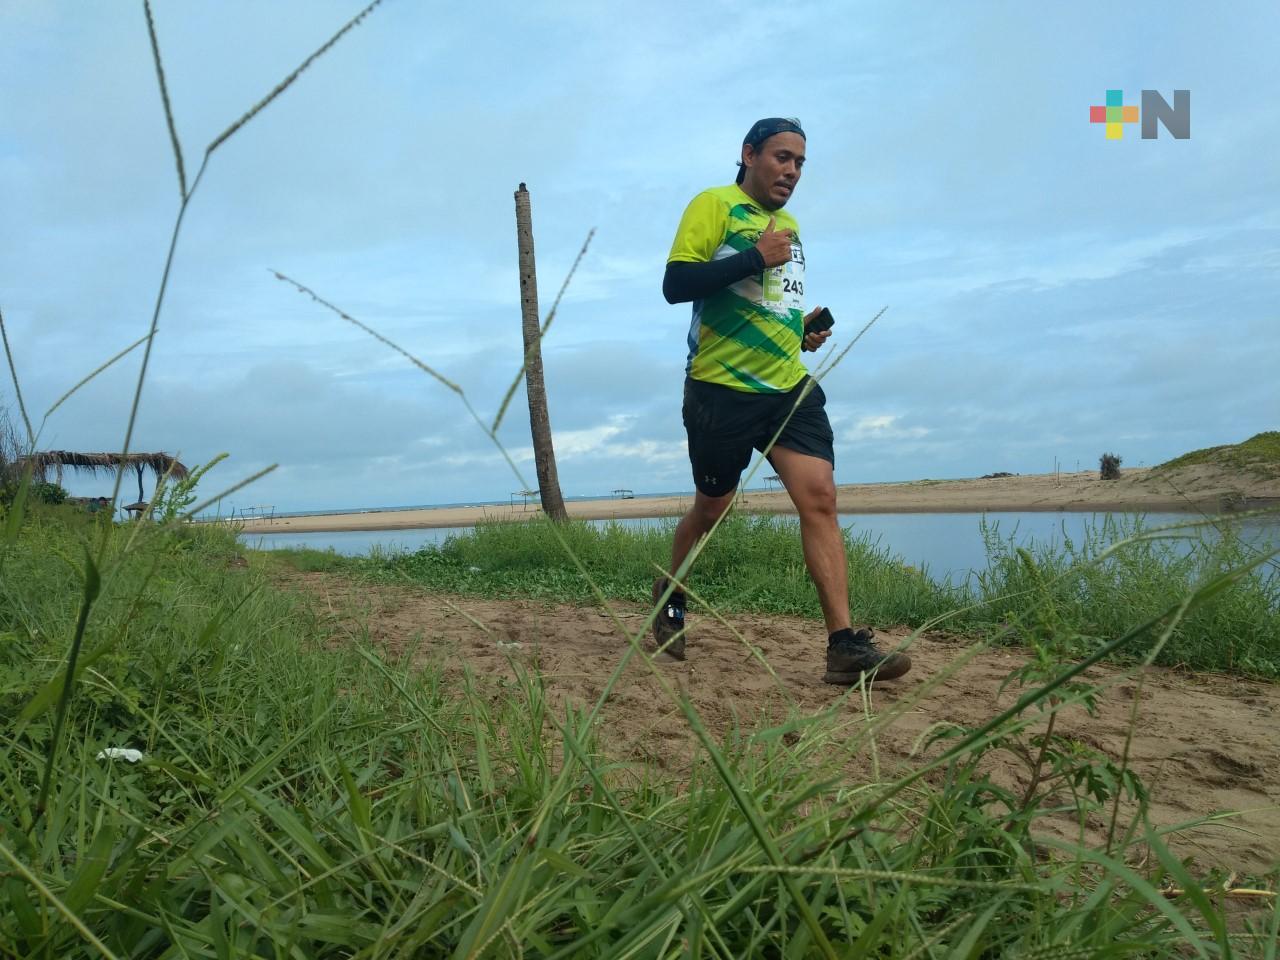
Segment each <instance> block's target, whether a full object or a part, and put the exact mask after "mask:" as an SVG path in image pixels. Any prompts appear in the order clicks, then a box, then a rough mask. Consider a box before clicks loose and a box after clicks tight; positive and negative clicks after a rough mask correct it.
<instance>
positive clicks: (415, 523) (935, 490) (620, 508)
mask: <svg viewBox="0 0 1280 960" xmlns="http://www.w3.org/2000/svg"><path fill="white" fill-rule="evenodd" d="M836 502H837V506H838V508H839V510H840V512H841V513H984V512H999V511H1029V510H1075V511H1094V510H1099V511H1107V510H1135V511H1144V512H1163V511H1177V510H1203V511H1206V512H1210V513H1217V512H1221V511H1223V510H1227V509H1239V508H1242V507H1265V506H1280V482H1277V481H1264V480H1260V479H1258V478H1256V477H1251V476H1247V475H1239V474H1225V473H1223V472H1222V471H1220V470H1215V469H1212V468H1206V467H1193V468H1189V469H1184V470H1180V471H1179V472H1178V474H1177V476H1176V477H1170V476H1168V475H1167V474H1164V473H1161V472H1158V471H1152V470H1125V471H1123V476H1122V477H1121V478H1120V479H1119V480H1108V481H1104V480H1100V479H1099V478H1098V474H1097V471H1092V472H1083V471H1082V472H1080V473H1064V474H1060V475H1054V474H1051V473H1050V474H1032V475H1025V476H1014V477H999V478H995V479H990V480H981V479H972V480H916V481H914V482H911V483H863V484H845V485H842V486H840V487H838V488H837V491H836ZM690 503H691V498H690V497H643V498H638V499H634V500H613V499H601V500H578V501H571V502H569V503H567V504H566V507H567V508H568V511H569V514H570V516H572V517H575V518H577V519H581V520H609V519H625V518H634V517H675V516H680V515H682V514H683V513H684V512H685V511H686V510H688V508H689V505H690ZM738 508H739V509H741V510H743V511H747V512H751V513H791V512H793V509H792V506H791V501H790V500H789V499H788V497H787V495H786V493H785V492H783V491H780V490H779V491H774V492H772V493H750V494H747V495H746V497H744V498H743V500H742V501H741V502H740V503H739V507H738ZM539 515H540V511H539V510H538V509H537V508H536V507H535V506H532V505H530V506H527V507H526V506H520V505H516V506H500V507H493V506H490V507H438V508H434V509H426V510H389V511H368V512H363V513H334V514H325V515H321V516H312V517H282V518H277V519H274V520H246V521H243V525H244V530H245V532H246V533H317V532H336V531H343V530H408V529H420V528H424V527H464V526H470V525H472V524H475V523H478V522H481V521H485V520H527V519H530V518H532V517H536V516H539Z"/></svg>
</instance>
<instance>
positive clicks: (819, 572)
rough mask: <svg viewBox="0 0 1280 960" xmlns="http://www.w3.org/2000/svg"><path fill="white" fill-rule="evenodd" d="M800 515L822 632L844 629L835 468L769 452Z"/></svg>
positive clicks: (845, 595)
mask: <svg viewBox="0 0 1280 960" xmlns="http://www.w3.org/2000/svg"><path fill="white" fill-rule="evenodd" d="M769 459H770V461H771V462H772V463H773V468H774V469H775V470H777V471H778V477H779V478H780V479H781V480H782V485H783V486H784V487H786V490H787V493H788V494H789V495H790V497H791V502H792V503H794V504H795V505H796V512H797V513H799V514H800V542H801V544H802V546H803V547H804V562H805V565H806V566H807V567H808V568H809V576H810V577H812V578H813V585H814V586H815V587H817V588H818V602H819V603H821V604H822V617H823V619H824V620H826V622H827V633H828V634H831V633H835V632H836V631H837V630H843V629H845V628H846V627H848V626H849V561H848V557H847V556H846V554H845V549H844V534H843V533H842V532H841V530H840V520H839V518H838V516H837V514H836V483H835V471H834V468H833V467H832V466H831V464H830V463H828V462H827V461H826V460H823V459H822V458H821V457H811V456H809V455H807V454H803V453H797V452H796V451H795V450H789V449H787V448H786V447H774V448H773V452H772V453H771V454H770V457H769Z"/></svg>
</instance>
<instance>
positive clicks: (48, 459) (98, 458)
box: [18, 450, 188, 480]
mask: <svg viewBox="0 0 1280 960" xmlns="http://www.w3.org/2000/svg"><path fill="white" fill-rule="evenodd" d="M18 464H19V465H20V466H26V465H27V464H31V465H32V467H33V468H34V472H35V473H36V474H37V475H38V476H41V477H43V476H44V475H45V474H46V472H47V471H48V470H49V469H50V468H52V469H55V470H58V471H59V472H61V469H62V468H64V467H70V468H71V469H72V470H83V471H85V472H87V473H91V474H92V473H97V472H98V471H100V470H103V471H113V470H119V469H120V467H121V465H124V466H126V467H132V468H133V469H134V470H137V471H138V472H139V473H141V472H142V471H143V470H151V472H152V473H154V474H155V475H156V476H157V477H159V476H163V475H164V474H166V473H167V474H168V475H169V476H170V477H172V478H173V479H175V480H181V479H183V478H184V477H186V475H187V473H188V471H187V468H186V467H185V466H183V465H182V464H181V463H180V462H179V461H178V460H177V459H175V458H174V457H171V456H169V454H167V453H128V454H124V455H121V454H119V453H75V452H74V451H71V450H46V451H44V452H42V453H33V454H30V455H29V456H25V457H21V458H20V459H19V460H18Z"/></svg>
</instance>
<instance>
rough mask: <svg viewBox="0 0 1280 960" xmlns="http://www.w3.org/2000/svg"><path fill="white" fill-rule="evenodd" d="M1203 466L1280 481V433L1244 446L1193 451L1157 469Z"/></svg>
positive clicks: (1263, 435)
mask: <svg viewBox="0 0 1280 960" xmlns="http://www.w3.org/2000/svg"><path fill="white" fill-rule="evenodd" d="M1200 464H1207V465H1209V466H1215V467H1222V468H1223V469H1227V470H1239V471H1245V472H1248V473H1254V474H1257V475H1258V476H1260V477H1263V478H1266V479H1280V430H1268V431H1266V432H1264V433H1258V434H1255V435H1254V436H1252V437H1250V438H1249V439H1248V440H1245V441H1244V442H1243V443H1228V444H1223V445H1222V446H1219V447H1206V448H1205V449H1203V450H1193V451H1191V452H1190V453H1184V454H1183V455H1182V456H1180V457H1175V458H1174V459H1172V460H1169V461H1167V462H1165V463H1162V464H1160V465H1159V466H1158V467H1156V468H1155V469H1157V470H1175V469H1177V468H1178V467H1192V466H1197V465H1200Z"/></svg>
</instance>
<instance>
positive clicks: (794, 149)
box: [742, 133, 804, 210]
mask: <svg viewBox="0 0 1280 960" xmlns="http://www.w3.org/2000/svg"><path fill="white" fill-rule="evenodd" d="M742 162H743V164H745V165H746V168H747V173H746V176H745V177H743V180H742V188H743V189H744V190H745V191H746V192H747V193H749V194H750V195H751V196H753V197H755V199H757V200H759V201H760V202H761V203H763V204H764V205H765V206H766V207H768V208H769V209H770V210H777V209H778V208H779V207H781V206H783V205H784V204H785V203H786V202H787V201H788V200H790V199H791V194H792V193H793V192H794V191H795V189H796V184H797V183H799V182H800V171H801V169H802V168H803V167H804V137H802V136H800V134H798V133H775V134H774V135H773V136H772V137H770V138H769V139H768V140H766V141H765V142H764V143H762V144H760V146H759V147H757V148H756V149H755V150H752V149H751V147H750V146H749V145H744V146H743V148H742Z"/></svg>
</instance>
